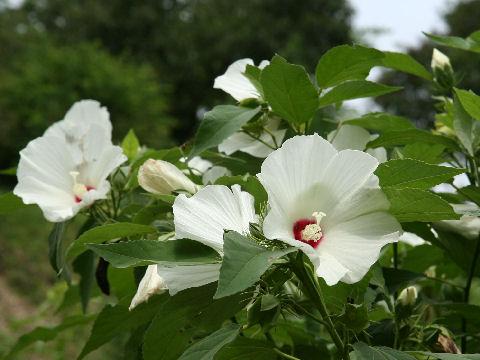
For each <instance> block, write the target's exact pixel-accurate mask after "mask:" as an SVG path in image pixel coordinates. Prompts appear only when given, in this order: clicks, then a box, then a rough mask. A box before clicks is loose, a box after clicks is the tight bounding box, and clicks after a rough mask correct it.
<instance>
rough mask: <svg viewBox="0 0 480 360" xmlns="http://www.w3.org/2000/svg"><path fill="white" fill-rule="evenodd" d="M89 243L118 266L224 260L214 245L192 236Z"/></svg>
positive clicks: (203, 262)
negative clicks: (213, 247) (173, 238)
mask: <svg viewBox="0 0 480 360" xmlns="http://www.w3.org/2000/svg"><path fill="white" fill-rule="evenodd" d="M86 246H87V247H88V248H89V249H91V250H93V251H94V252H95V253H97V254H98V255H99V256H101V257H102V258H104V259H105V260H107V261H108V262H109V263H110V264H112V266H115V267H117V268H125V267H130V266H139V265H148V264H162V265H165V266H168V265H170V266H175V265H198V264H211V263H217V262H220V261H221V258H220V256H219V255H218V253H217V252H216V251H215V250H213V249H212V248H211V247H208V246H206V245H203V244H202V243H200V242H198V241H194V240H188V239H182V240H170V241H156V240H134V241H122V242H119V243H114V244H88V243H87V244H86Z"/></svg>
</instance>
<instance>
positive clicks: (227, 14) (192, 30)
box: [18, 0, 352, 142]
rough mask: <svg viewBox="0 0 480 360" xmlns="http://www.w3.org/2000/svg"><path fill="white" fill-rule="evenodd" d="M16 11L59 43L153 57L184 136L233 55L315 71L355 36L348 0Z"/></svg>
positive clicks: (82, 1)
mask: <svg viewBox="0 0 480 360" xmlns="http://www.w3.org/2000/svg"><path fill="white" fill-rule="evenodd" d="M18 11H20V12H22V13H24V14H25V17H26V19H27V20H26V21H28V23H30V24H32V25H34V26H36V27H37V28H42V29H45V30H46V31H47V32H48V33H49V34H52V35H54V36H55V38H56V39H58V41H59V42H61V43H75V42H78V41H98V42H99V43H100V44H101V45H102V47H104V48H105V49H107V50H108V51H109V52H110V53H112V54H114V55H125V56H127V57H129V58H132V59H134V60H136V61H139V62H142V63H149V64H152V65H153V66H154V68H155V69H156V71H157V72H158V74H159V78H160V79H161V81H162V83H165V84H168V85H169V87H170V90H171V99H170V102H169V109H170V111H169V114H170V115H172V116H173V117H175V118H177V119H178V120H180V121H179V123H178V126H177V128H176V131H175V134H174V135H175V138H176V140H177V141H179V142H182V141H185V140H186V139H188V138H190V137H191V135H192V134H193V132H194V130H195V128H196V121H197V116H196V112H197V110H198V108H199V106H202V105H203V106H206V107H209V106H212V105H213V104H215V103H216V102H218V101H220V99H221V98H222V97H223V94H221V93H220V92H219V91H218V90H214V89H212V85H213V79H214V78H215V76H217V75H220V74H222V73H223V72H224V71H225V69H226V67H227V66H228V65H229V64H230V63H232V62H233V61H234V60H236V59H239V58H242V57H251V58H253V59H254V60H255V61H256V62H258V61H260V60H262V59H270V58H271V57H272V56H273V55H274V54H275V53H279V54H281V55H282V56H284V57H286V58H287V59H289V60H290V61H292V62H297V63H301V64H304V65H306V66H307V68H308V69H309V70H310V71H313V70H314V66H315V64H316V62H317V61H318V59H319V58H320V56H321V55H322V53H323V52H325V51H326V50H328V49H329V48H331V47H333V46H335V45H339V44H344V43H350V42H351V40H352V37H351V26H350V17H351V14H352V11H351V9H350V7H349V5H348V4H347V2H346V1H345V0H341V1H338V0H322V1H320V0H307V1H302V2H301V3H299V2H298V1H292V0H245V1H241V2H237V3H232V2H231V1H230V0H183V1H180V0H164V1H156V0H146V1H142V2H140V3H139V2H135V1H127V0H124V1H102V2H99V1H95V0H72V1H62V0H46V1H37V0H28V1H26V2H25V3H24V5H23V6H22V7H21V8H20V9H19V10H18Z"/></svg>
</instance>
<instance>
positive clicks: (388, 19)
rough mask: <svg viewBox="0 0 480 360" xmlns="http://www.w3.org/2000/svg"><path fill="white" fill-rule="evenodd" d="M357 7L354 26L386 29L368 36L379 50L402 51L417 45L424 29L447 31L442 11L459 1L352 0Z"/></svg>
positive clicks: (360, 28)
mask: <svg viewBox="0 0 480 360" xmlns="http://www.w3.org/2000/svg"><path fill="white" fill-rule="evenodd" d="M349 1H350V4H351V5H352V7H353V8H354V10H355V15H354V17H353V26H354V29H355V30H356V31H362V30H366V29H374V28H377V29H381V30H384V32H383V33H381V34H376V35H374V34H370V35H367V36H365V38H366V40H368V41H369V43H370V44H371V45H372V46H373V47H375V48H378V49H379V50H389V51H402V50H405V48H406V47H408V46H415V45H416V44H418V43H420V41H421V40H422V38H423V37H424V36H423V34H422V31H424V32H439V33H442V32H444V31H445V30H446V25H445V23H444V22H443V20H442V14H444V13H445V12H447V11H448V10H449V9H450V8H451V7H452V6H453V5H454V4H455V3H456V2H457V1H455V0H401V1H398V0H349Z"/></svg>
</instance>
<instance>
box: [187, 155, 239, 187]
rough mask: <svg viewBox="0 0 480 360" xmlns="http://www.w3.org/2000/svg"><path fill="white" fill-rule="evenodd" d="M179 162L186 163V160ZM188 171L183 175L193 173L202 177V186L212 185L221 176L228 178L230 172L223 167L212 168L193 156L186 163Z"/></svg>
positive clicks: (206, 161) (207, 163) (210, 164)
mask: <svg viewBox="0 0 480 360" xmlns="http://www.w3.org/2000/svg"><path fill="white" fill-rule="evenodd" d="M180 161H181V162H185V161H187V158H185V157H183V158H181V159H180ZM187 165H188V167H189V168H188V169H185V170H183V172H184V173H185V174H190V173H193V174H194V175H198V176H202V184H203V185H209V184H214V183H215V181H216V180H217V179H218V178H220V177H222V176H230V175H232V172H231V171H230V170H228V169H227V168H226V167H224V166H213V164H212V163H211V162H210V161H208V160H205V159H202V158H201V157H200V156H194V157H193V158H192V159H191V160H190V161H188V162H187Z"/></svg>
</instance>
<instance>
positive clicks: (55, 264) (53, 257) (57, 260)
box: [48, 222, 65, 274]
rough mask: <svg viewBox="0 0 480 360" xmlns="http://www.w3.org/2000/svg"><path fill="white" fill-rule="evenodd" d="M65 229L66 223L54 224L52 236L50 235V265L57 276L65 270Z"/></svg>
mask: <svg viewBox="0 0 480 360" xmlns="http://www.w3.org/2000/svg"><path fill="white" fill-rule="evenodd" d="M64 228H65V222H59V223H54V224H53V227H52V230H51V231H50V234H49V235H48V258H49V260H50V265H52V268H53V270H55V272H56V273H57V274H59V273H60V271H61V270H62V268H63V265H64V263H65V261H64V258H63V253H62V235H63V229H64Z"/></svg>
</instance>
